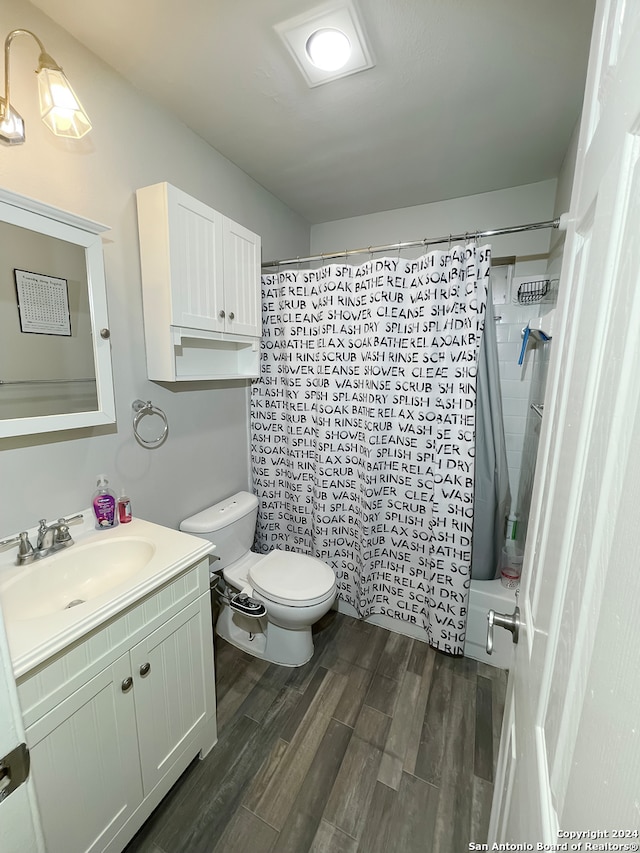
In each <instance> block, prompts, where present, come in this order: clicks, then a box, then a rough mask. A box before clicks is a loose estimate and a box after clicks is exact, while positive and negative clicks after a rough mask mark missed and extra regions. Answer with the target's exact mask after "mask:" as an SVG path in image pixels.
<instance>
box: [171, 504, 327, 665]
mask: <svg viewBox="0 0 640 853" xmlns="http://www.w3.org/2000/svg"><path fill="white" fill-rule="evenodd" d="M257 516H258V499H257V498H256V497H255V495H252V494H250V493H249V492H238V494H236V495H232V496H231V497H229V498H227V499H226V500H223V501H220V503H217V504H214V505H213V506H211V507H209V508H208V509H204V510H202V512H199V513H197V514H196V515H192V516H191V517H190V518H187V519H185V520H184V521H183V522H182V524H181V525H180V530H184V531H185V532H186V533H193V534H194V535H196V536H202V537H203V538H205V539H209V540H210V541H211V542H213V543H214V544H215V546H216V550H215V552H214V554H213V557H214V559H215V558H216V557H217V558H219V560H218V561H216V562H214V563H213V564H212V570H213V571H214V572H220V571H221V572H222V574H223V577H224V580H225V583H226V586H227V594H226V595H224V596H223V597H222V607H221V610H220V615H219V617H218V621H217V623H216V632H217V633H218V635H219V636H220V637H222V638H223V639H225V640H227V641H228V642H230V643H232V644H233V645H234V646H237V647H238V648H240V649H243V650H244V651H246V652H248V653H249V654H252V655H255V657H259V658H263V659H264V660H267V661H270V662H271V663H277V664H282V665H284V666H302V664H304V663H306V662H307V661H308V660H310V659H311V657H312V655H313V640H312V637H311V626H312V625H313V624H314V623H315V622H317V621H318V619H320V618H321V617H322V616H324V615H325V613H327V611H328V610H329V609H330V608H331V605H332V604H333V602H334V600H335V597H336V577H335V574H334V572H333V569H331V567H330V566H328V565H327V564H326V563H323V562H322V560H318V559H316V558H315V557H309V556H306V555H304V554H297V553H295V552H293V551H280V550H279V549H277V550H274V551H271V552H270V553H269V554H266V555H265V554H255V553H254V552H253V551H251V550H250V549H251V545H252V544H253V536H254V532H255V526H256V518H257ZM265 611H266V614H265Z"/></svg>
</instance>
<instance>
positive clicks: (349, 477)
mask: <svg viewBox="0 0 640 853" xmlns="http://www.w3.org/2000/svg"><path fill="white" fill-rule="evenodd" d="M490 255H491V250H490V247H488V246H482V247H477V246H475V245H467V246H455V247H453V248H450V249H449V250H448V251H433V252H429V253H428V254H426V255H423V256H422V257H420V258H418V259H416V260H402V259H400V258H391V257H386V258H380V259H377V260H373V259H372V260H370V261H368V262H367V263H364V264H362V265H360V266H351V265H347V264H330V265H326V266H323V267H321V268H320V269H316V270H298V271H286V272H279V273H275V274H273V275H265V276H263V279H262V298H263V338H262V344H261V362H260V378H259V379H258V380H257V381H256V382H255V383H254V384H253V387H252V398H251V428H252V466H253V471H252V473H253V483H254V490H255V492H256V494H257V496H258V498H259V502H260V509H259V515H258V523H257V529H256V543H255V547H256V550H258V551H260V552H267V551H270V550H272V549H273V548H281V549H284V550H291V551H299V552H302V553H305V554H311V555H312V556H315V557H319V558H321V559H322V560H325V561H326V562H327V563H329V565H331V566H332V567H333V569H334V570H335V573H336V577H337V584H338V596H339V598H340V599H342V601H344V602H346V603H348V604H350V605H352V607H353V608H354V609H355V611H356V612H357V614H358V615H359V616H361V617H366V616H369V615H371V614H384V615H385V616H389V617H391V618H393V619H396V620H400V621H402V622H404V623H410V624H411V625H412V626H415V628H414V630H413V631H412V633H414V635H415V634H417V635H418V636H420V635H421V634H422V631H424V637H425V639H426V640H428V642H430V643H431V644H432V645H433V646H434V647H436V648H437V649H440V650H442V651H444V652H449V653H453V654H462V651H463V644H464V636H465V627H466V616H467V599H468V589H469V583H470V577H471V551H472V542H471V534H472V527H473V482H474V438H475V407H476V373H477V358H478V349H479V344H480V339H481V335H482V330H483V325H484V317H485V307H486V294H487V286H488V282H489V276H490V264H491V262H490ZM347 610H348V608H347ZM415 629H418V630H417V632H416V630H415Z"/></svg>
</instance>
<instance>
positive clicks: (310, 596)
mask: <svg viewBox="0 0 640 853" xmlns="http://www.w3.org/2000/svg"><path fill="white" fill-rule="evenodd" d="M252 556H253V557H254V558H255V557H257V555H255V554H252ZM239 562H240V565H234V566H228V567H227V568H225V569H224V571H223V575H224V578H225V580H227V581H228V582H229V583H231V584H233V585H234V586H236V587H238V588H240V589H245V588H251V589H253V590H255V591H256V592H258V593H259V594H260V595H261V596H263V597H264V598H266V599H268V600H269V601H274V602H277V603H279V604H287V605H290V606H292V607H295V606H299V607H300V606H305V607H309V606H311V605H314V604H320V603H321V602H323V601H326V600H327V598H329V597H330V596H332V595H333V594H334V592H335V585H336V576H335V574H334V572H333V570H332V569H331V568H330V567H329V566H328V565H327V564H326V563H324V562H323V561H322V560H319V559H317V558H316V557H309V556H307V555H306V554H298V553H296V552H293V551H281V550H280V549H277V548H276V549H275V550H274V551H271V552H270V553H269V554H267V555H266V556H265V557H262V558H258V559H257V560H255V561H254V560H251V561H250V562H249V565H247V562H245V561H239Z"/></svg>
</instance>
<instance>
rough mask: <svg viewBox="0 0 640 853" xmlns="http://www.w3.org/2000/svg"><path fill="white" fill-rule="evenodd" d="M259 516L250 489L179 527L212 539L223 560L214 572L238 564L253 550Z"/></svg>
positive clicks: (198, 514)
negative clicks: (237, 562) (241, 558)
mask: <svg viewBox="0 0 640 853" xmlns="http://www.w3.org/2000/svg"><path fill="white" fill-rule="evenodd" d="M257 517H258V499H257V498H256V496H255V495H252V494H251V493H250V492H238V493H237V494H236V495H231V497H228V498H225V499H224V500H223V501H220V502H219V503H217V504H214V505H213V506H210V507H208V508H207V509H203V510H202V511H201V512H198V513H196V515H192V516H190V517H189V518H186V519H185V520H184V521H183V522H182V524H181V525H180V530H183V531H184V532H185V533H193V534H194V535H195V536H201V537H202V538H203V539H209V540H210V541H211V542H213V543H214V545H215V546H216V550H215V552H214V553H215V556H216V557H219V558H220V562H216V563H215V565H214V569H215V571H218V570H220V569H224V568H226V567H227V566H230V565H231V563H235V561H236V560H239V559H240V557H243V556H244V555H245V554H246V553H247V552H248V551H250V550H251V546H252V545H253V537H254V533H255V529H256V519H257Z"/></svg>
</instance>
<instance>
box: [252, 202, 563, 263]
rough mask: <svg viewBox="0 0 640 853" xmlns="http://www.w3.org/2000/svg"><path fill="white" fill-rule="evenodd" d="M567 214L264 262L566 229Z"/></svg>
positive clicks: (318, 258) (302, 260)
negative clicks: (545, 229) (522, 222)
mask: <svg viewBox="0 0 640 853" xmlns="http://www.w3.org/2000/svg"><path fill="white" fill-rule="evenodd" d="M566 218H567V214H566V213H563V214H562V215H561V216H558V217H557V218H556V219H549V220H547V221H546V222H530V223H529V224H528V225H511V226H509V227H508V228H494V229H492V230H491V231H465V232H464V234H447V235H446V236H445V237H425V238H424V240H410V241H409V242H408V243H387V245H386V246H367V247H365V248H362V249H343V251H342V252H322V253H321V254H319V255H309V256H308V257H306V258H285V259H284V260H281V261H268V262H266V263H263V264H262V267H263V269H264V268H265V267H281V266H288V265H289V264H304V263H307V262H308V261H328V260H331V259H332V258H347V257H348V256H349V255H373V254H377V253H378V252H395V251H399V250H400V249H409V248H412V247H415V246H424V247H425V248H427V247H428V246H432V245H436V244H437V243H453V242H457V241H459V240H468V239H469V237H475V238H479V237H497V236H499V235H501V234H518V233H520V232H521V231H537V230H539V229H541V228H557V229H561V230H563V231H564V229H565V228H566Z"/></svg>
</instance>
